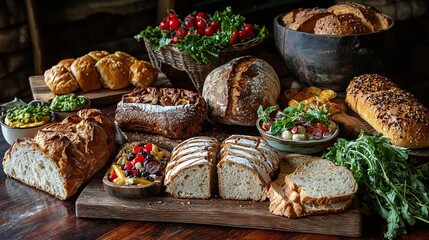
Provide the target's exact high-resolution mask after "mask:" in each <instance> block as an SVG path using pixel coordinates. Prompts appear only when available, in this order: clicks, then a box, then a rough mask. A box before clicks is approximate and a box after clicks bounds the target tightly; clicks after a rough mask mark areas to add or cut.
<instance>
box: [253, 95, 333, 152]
mask: <svg viewBox="0 0 429 240" xmlns="http://www.w3.org/2000/svg"><path fill="white" fill-rule="evenodd" d="M256 127H257V128H258V131H259V133H260V135H261V137H262V138H263V139H265V140H266V141H267V142H268V143H269V144H270V145H271V146H272V147H274V148H275V149H277V150H280V151H285V152H291V153H301V154H311V153H316V152H320V151H322V150H324V149H326V148H327V147H329V146H330V145H332V144H333V142H334V141H335V139H336V137H337V136H338V133H339V129H338V125H337V124H336V123H335V122H334V121H332V120H331V119H330V117H329V113H328V108H327V106H326V105H322V106H317V105H314V104H310V106H305V105H304V104H303V103H300V104H299V105H298V106H289V107H286V108H284V109H283V110H281V109H279V108H278V107H277V106H271V107H268V108H266V109H263V107H262V106H260V107H259V109H258V120H257V122H256Z"/></svg>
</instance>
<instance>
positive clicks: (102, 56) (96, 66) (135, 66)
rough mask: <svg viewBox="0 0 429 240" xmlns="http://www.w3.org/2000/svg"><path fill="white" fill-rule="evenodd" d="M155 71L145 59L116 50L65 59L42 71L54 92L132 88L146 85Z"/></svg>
mask: <svg viewBox="0 0 429 240" xmlns="http://www.w3.org/2000/svg"><path fill="white" fill-rule="evenodd" d="M157 77H158V70H157V69H156V68H154V67H153V66H152V65H150V64H149V63H148V62H146V61H142V60H138V59H136V58H135V57H133V56H131V55H129V54H127V53H124V52H121V51H117V52H115V53H114V54H109V53H108V52H106V51H92V52H89V53H88V54H86V55H84V56H82V57H79V58H77V59H65V60H62V61H60V62H59V63H58V64H57V65H54V66H53V67H52V68H50V69H48V70H46V71H45V73H44V79H45V83H46V85H47V86H48V87H49V89H50V90H51V91H52V92H53V93H55V94H67V93H71V92H74V91H76V90H77V89H79V88H80V89H82V91H83V92H90V91H94V90H98V89H101V88H103V87H104V88H108V89H121V88H124V87H127V86H128V85H129V84H130V83H131V84H133V85H134V86H136V87H141V86H145V87H148V86H150V85H151V84H152V83H153V82H154V81H155V80H156V78H157Z"/></svg>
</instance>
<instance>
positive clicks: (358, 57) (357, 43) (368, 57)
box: [274, 13, 393, 92]
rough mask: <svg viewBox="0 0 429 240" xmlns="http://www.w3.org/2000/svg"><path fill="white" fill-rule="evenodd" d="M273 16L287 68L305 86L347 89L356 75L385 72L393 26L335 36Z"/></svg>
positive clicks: (276, 40)
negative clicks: (294, 26) (296, 27)
mask: <svg viewBox="0 0 429 240" xmlns="http://www.w3.org/2000/svg"><path fill="white" fill-rule="evenodd" d="M284 15H285V13H284V14H281V15H279V16H277V17H276V18H275V19H274V40H275V43H276V47H277V50H278V52H279V53H280V55H281V56H282V58H283V60H284V62H285V63H286V65H287V67H288V68H289V70H290V71H291V73H292V74H293V75H295V77H296V78H297V80H298V81H299V83H300V85H302V86H317V87H322V88H330V89H332V90H334V91H339V92H344V91H345V89H346V87H347V86H348V83H349V82H350V80H351V79H353V77H355V76H359V75H361V74H364V73H371V72H377V73H380V74H381V73H386V72H387V71H388V69H389V67H390V65H391V59H392V58H391V56H392V50H393V41H392V40H393V37H392V31H391V29H392V27H393V20H392V21H391V22H392V23H391V25H390V26H389V28H387V29H385V30H381V31H377V32H372V33H365V34H355V35H344V36H333V35H319V34H312V33H306V32H301V31H295V30H291V29H289V28H287V27H285V26H283V25H282V24H281V19H282V17H283V16H284Z"/></svg>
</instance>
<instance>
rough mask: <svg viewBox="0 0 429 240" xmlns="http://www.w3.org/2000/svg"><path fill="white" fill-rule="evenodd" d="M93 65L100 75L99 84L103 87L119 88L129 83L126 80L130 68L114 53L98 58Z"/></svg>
mask: <svg viewBox="0 0 429 240" xmlns="http://www.w3.org/2000/svg"><path fill="white" fill-rule="evenodd" d="M95 67H96V69H97V72H98V74H99V75H100V80H101V84H102V85H103V86H104V87H105V88H109V89H121V88H124V87H127V86H128V85H129V84H130V82H129V81H128V75H129V71H130V68H129V67H128V65H127V64H126V63H125V62H124V61H123V60H122V59H121V58H119V57H118V56H116V55H115V54H110V55H108V56H106V57H104V58H102V59H100V61H98V62H97V63H96V64H95Z"/></svg>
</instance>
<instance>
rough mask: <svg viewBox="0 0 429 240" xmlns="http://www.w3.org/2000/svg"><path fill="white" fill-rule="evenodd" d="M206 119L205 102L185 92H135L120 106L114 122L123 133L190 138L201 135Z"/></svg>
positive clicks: (177, 90) (165, 89) (162, 89)
mask: <svg viewBox="0 0 429 240" xmlns="http://www.w3.org/2000/svg"><path fill="white" fill-rule="evenodd" d="M206 116H207V106H206V103H205V101H204V99H203V98H202V97H201V96H200V95H199V94H198V93H195V92H191V91H188V90H185V89H174V88H160V89H159V90H158V89H156V88H153V87H149V88H136V89H134V91H133V92H131V93H130V94H125V95H124V96H123V97H122V100H121V101H120V102H119V103H118V105H117V108H116V113H115V121H116V123H117V124H118V126H119V127H120V128H121V129H124V130H129V131H138V132H148V133H154V134H160V135H163V136H165V137H168V138H174V139H177V138H189V137H192V136H195V135H196V134H197V133H199V132H200V131H201V128H202V124H203V122H204V120H205V118H206Z"/></svg>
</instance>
